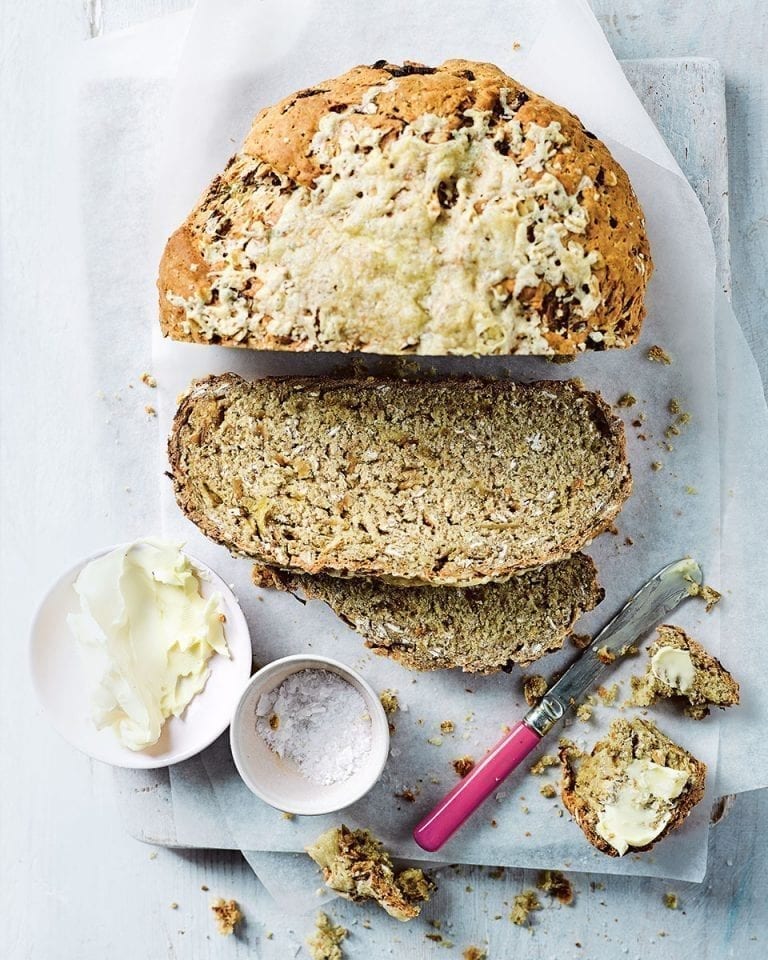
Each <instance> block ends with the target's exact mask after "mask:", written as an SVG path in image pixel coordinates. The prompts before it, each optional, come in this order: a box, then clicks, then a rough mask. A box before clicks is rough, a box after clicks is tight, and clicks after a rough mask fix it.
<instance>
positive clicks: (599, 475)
mask: <svg viewBox="0 0 768 960" xmlns="http://www.w3.org/2000/svg"><path fill="white" fill-rule="evenodd" d="M169 455H170V462H171V470H172V479H173V483H174V488H175V492H176V498H177V500H178V503H179V505H180V507H181V508H182V510H183V511H184V512H185V513H186V515H187V516H188V517H189V518H190V519H191V520H192V521H194V522H195V523H196V524H197V525H198V526H199V527H200V528H201V529H202V530H203V532H204V533H206V534H207V535H208V536H210V537H211V538H212V539H214V540H216V541H218V542H220V543H223V544H225V545H226V546H227V547H229V549H230V550H232V551H233V552H235V553H239V554H242V555H245V556H249V557H251V558H253V559H254V560H257V561H258V562H260V563H264V564H268V565H270V566H275V567H279V568H282V569H287V570H293V571H297V572H305V573H329V574H333V575H335V576H370V577H379V578H382V579H387V580H391V581H394V582H400V583H405V584H411V585H413V584H419V583H423V584H435V585H455V586H470V585H472V584H477V583H484V582H487V581H491V580H506V579H508V578H509V577H510V576H513V575H515V574H517V573H519V572H520V571H522V570H526V569H531V568H532V567H537V566H540V565H541V564H545V563H551V562H554V561H556V560H560V559H563V558H564V557H567V556H570V555H571V554H573V553H575V552H576V551H578V550H580V549H581V548H582V547H583V546H585V545H586V544H587V543H589V542H590V541H591V540H592V539H593V538H594V537H595V536H596V535H597V534H599V533H601V532H602V531H603V530H605V529H606V527H608V526H609V525H610V524H611V522H612V521H613V519H614V517H615V516H616V514H617V513H618V512H619V510H620V509H621V507H622V505H623V503H624V501H625V500H626V498H627V496H628V495H629V492H630V489H631V478H630V472H629V465H628V463H627V459H626V453H625V441H624V430H623V426H622V424H621V421H620V420H618V418H616V417H615V416H613V414H612V413H611V410H610V407H609V406H608V405H607V404H606V403H605V402H604V401H603V400H602V398H601V397H600V395H599V394H597V393H590V392H589V391H587V390H585V389H583V387H582V386H581V385H580V384H578V383H576V382H574V381H543V382H538V383H532V384H517V383H512V382H510V381H493V382H487V381H479V380H445V381H439V382H438V381H429V382H413V381H403V380H385V379H373V378H371V379H367V380H331V379H323V378H312V379H310V378H303V379H263V380H257V381H255V382H253V383H248V382H246V381H245V380H242V379H241V378H240V377H237V376H234V375H231V374H227V375H224V376H220V377H209V378H207V379H205V380H202V381H200V382H198V383H196V384H195V385H193V387H192V389H191V390H190V391H189V393H188V394H187V396H186V397H185V398H184V399H183V400H182V402H181V405H180V407H179V410H178V412H177V414H176V417H175V420H174V424H173V429H172V433H171V437H170V440H169Z"/></svg>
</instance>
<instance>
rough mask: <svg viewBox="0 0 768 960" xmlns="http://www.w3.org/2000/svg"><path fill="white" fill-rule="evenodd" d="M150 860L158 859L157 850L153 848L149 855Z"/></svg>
mask: <svg viewBox="0 0 768 960" xmlns="http://www.w3.org/2000/svg"><path fill="white" fill-rule="evenodd" d="M149 859H150V860H157V850H153V851H152V853H150V855H149Z"/></svg>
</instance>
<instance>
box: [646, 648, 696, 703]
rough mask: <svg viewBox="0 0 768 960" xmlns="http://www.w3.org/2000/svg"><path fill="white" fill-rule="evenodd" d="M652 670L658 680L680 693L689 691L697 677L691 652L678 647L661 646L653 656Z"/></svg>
mask: <svg viewBox="0 0 768 960" xmlns="http://www.w3.org/2000/svg"><path fill="white" fill-rule="evenodd" d="M651 672H652V673H653V675H654V677H656V679H657V680H661V682H662V683H666V685H667V686H668V687H670V688H671V689H672V690H679V691H680V693H687V692H688V691H689V690H690V689H691V687H692V686H693V681H694V680H695V678H696V667H695V666H694V665H693V660H692V659H691V654H690V652H689V651H688V650H680V649H679V648H678V647H659V649H658V650H657V651H656V653H654V655H653V656H652V657H651Z"/></svg>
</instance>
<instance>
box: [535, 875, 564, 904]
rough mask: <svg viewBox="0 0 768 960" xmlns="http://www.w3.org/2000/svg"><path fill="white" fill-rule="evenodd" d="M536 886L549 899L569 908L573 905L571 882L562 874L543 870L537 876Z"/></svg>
mask: <svg viewBox="0 0 768 960" xmlns="http://www.w3.org/2000/svg"><path fill="white" fill-rule="evenodd" d="M536 886H537V887H538V888H539V890H543V891H544V893H548V894H549V895H550V897H554V898H555V899H556V900H559V901H560V903H562V904H564V905H565V906H566V907H569V906H570V905H571V904H572V903H573V887H572V886H571V881H570V880H569V879H568V877H566V875H565V874H564V873H561V872H560V871H559V870H544V871H542V873H540V874H539V879H538V880H537V881H536Z"/></svg>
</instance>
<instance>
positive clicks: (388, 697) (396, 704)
mask: <svg viewBox="0 0 768 960" xmlns="http://www.w3.org/2000/svg"><path fill="white" fill-rule="evenodd" d="M379 700H380V701H381V705H382V707H384V713H386V715H387V716H388V717H391V716H392V714H393V713H397V711H398V710H399V709H400V701H399V700H398V699H397V694H396V693H395V691H394V690H382V691H381V693H380V694H379Z"/></svg>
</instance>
